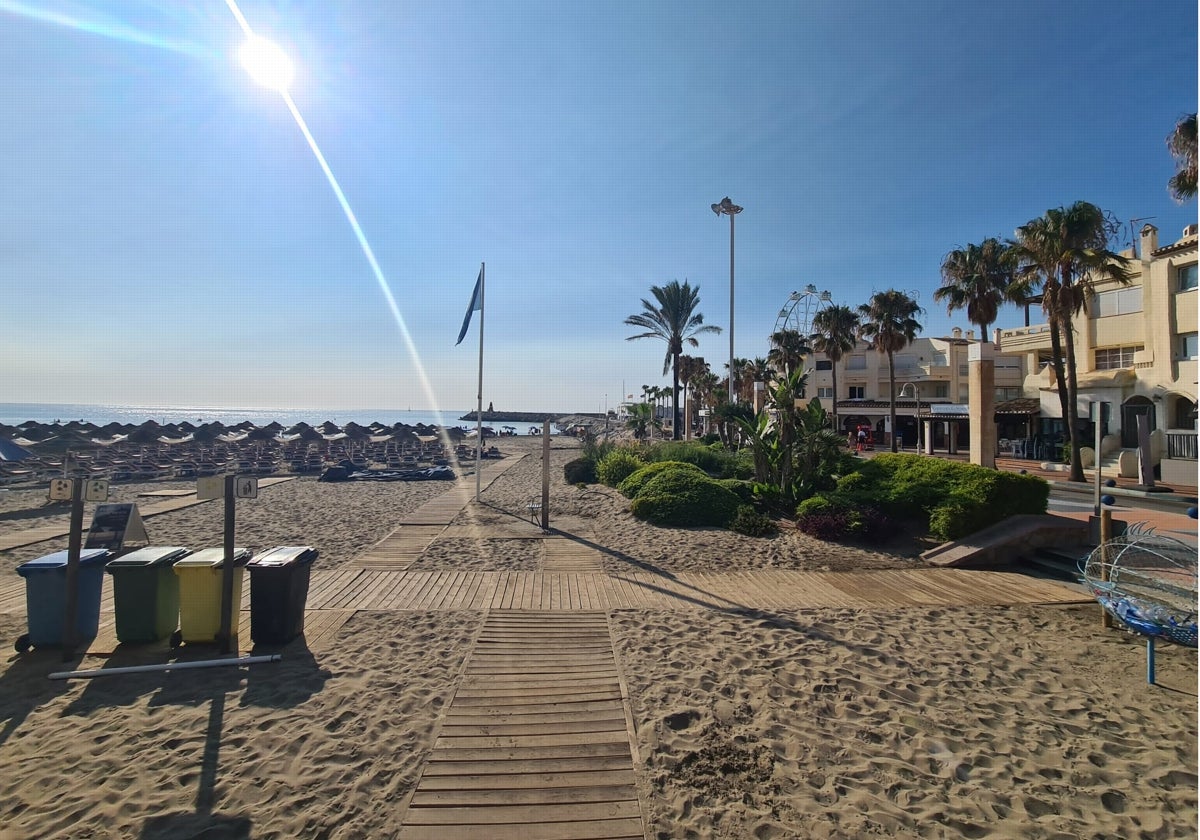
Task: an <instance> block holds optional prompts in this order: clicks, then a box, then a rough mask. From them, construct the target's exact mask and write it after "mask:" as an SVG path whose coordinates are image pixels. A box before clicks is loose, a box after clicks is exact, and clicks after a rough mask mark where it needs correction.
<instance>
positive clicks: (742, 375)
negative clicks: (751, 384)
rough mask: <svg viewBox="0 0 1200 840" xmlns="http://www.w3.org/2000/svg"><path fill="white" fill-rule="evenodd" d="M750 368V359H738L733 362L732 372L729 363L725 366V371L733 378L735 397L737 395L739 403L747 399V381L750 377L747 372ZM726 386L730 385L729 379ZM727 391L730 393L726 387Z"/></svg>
mask: <svg viewBox="0 0 1200 840" xmlns="http://www.w3.org/2000/svg"><path fill="white" fill-rule="evenodd" d="M749 368H750V360H749V359H736V358H735V359H734V360H733V369H732V370H730V368H729V363H728V362H726V364H725V370H726V371H727V372H728V374H729V376H731V377H733V393H734V394H735V395H737V398H738V401H739V402H740V401H742V400H744V399H745V391H746V379H747V376H748V374H747V371H748V370H749ZM725 384H726V386H728V384H729V380H728V378H727V379H726V380H725ZM725 390H726V391H728V390H729V388H728V387H726V389H725Z"/></svg>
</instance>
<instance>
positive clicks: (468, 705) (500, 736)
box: [399, 611, 645, 840]
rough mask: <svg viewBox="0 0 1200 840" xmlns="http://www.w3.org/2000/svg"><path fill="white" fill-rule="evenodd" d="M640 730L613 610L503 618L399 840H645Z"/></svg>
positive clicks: (450, 716) (463, 688)
mask: <svg viewBox="0 0 1200 840" xmlns="http://www.w3.org/2000/svg"><path fill="white" fill-rule="evenodd" d="M631 732H632V725H631V720H630V716H629V712H628V709H627V698H626V697H625V696H624V691H623V690H622V682H621V678H620V673H619V671H618V669H617V663H616V658H615V656H614V654H613V648H612V637H611V636H610V634H609V629H608V622H607V619H606V618H605V615H604V614H603V613H599V612H533V613H530V612H520V611H515V612H508V611H506V612H496V613H491V614H489V615H488V617H487V620H486V621H485V623H484V625H483V629H482V631H481V632H480V635H479V638H478V639H477V641H476V644H475V650H474V651H473V653H472V654H471V657H470V659H469V660H468V661H467V663H466V667H465V669H464V672H463V675H462V678H461V680H460V683H459V686H458V690H457V692H456V693H455V695H454V699H453V700H452V701H451V703H450V706H449V708H448V710H447V712H446V716H445V718H444V719H443V721H442V725H441V730H440V732H439V733H438V737H437V741H436V743H435V744H434V747H433V752H432V754H431V755H430V757H429V760H428V761H427V762H426V763H425V767H424V769H423V771H422V775H421V779H420V781H419V782H418V784H417V788H416V792H415V793H414V794H413V796H412V799H411V801H410V802H409V806H408V810H407V811H406V812H405V815H404V824H403V827H402V828H401V830H400V834H399V836H400V837H401V838H402V840H464V838H483V837H486V838H489V840H536V838H555V840H642V838H644V836H645V831H644V828H643V824H642V813H641V807H640V805H639V804H638V797H637V791H636V789H635V786H634V775H633V753H632V750H631V747H630V743H631V737H630V736H631Z"/></svg>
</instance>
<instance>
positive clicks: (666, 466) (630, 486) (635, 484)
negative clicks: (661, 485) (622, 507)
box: [617, 461, 708, 499]
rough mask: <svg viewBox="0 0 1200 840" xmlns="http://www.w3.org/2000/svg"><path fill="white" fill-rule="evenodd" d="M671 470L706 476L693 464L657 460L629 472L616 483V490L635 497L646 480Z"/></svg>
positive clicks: (632, 497) (631, 497)
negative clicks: (623, 478)
mask: <svg viewBox="0 0 1200 840" xmlns="http://www.w3.org/2000/svg"><path fill="white" fill-rule="evenodd" d="M672 470H684V471H687V472H692V473H695V474H696V475H700V476H704V477H705V478H707V477H708V476H707V475H706V474H705V472H704V470H702V469H700V468H699V467H697V466H696V465H695V464H685V463H683V462H682V461H659V462H658V463H655V464H647V465H646V466H644V467H642V468H640V469H638V470H636V471H635V472H633V473H631V474H630V475H629V476H628V477H626V478H625V480H624V481H622V482H621V483H620V484H618V485H617V491H618V492H620V494H621V495H622V496H624V497H625V498H627V499H635V498H637V496H638V494H639V493H640V492H641V490H642V488H643V487H645V486H646V484H647V483H648V482H650V481H651V480H652V479H654V478H656V477H657V476H658V475H660V474H661V473H664V472H670V471H672Z"/></svg>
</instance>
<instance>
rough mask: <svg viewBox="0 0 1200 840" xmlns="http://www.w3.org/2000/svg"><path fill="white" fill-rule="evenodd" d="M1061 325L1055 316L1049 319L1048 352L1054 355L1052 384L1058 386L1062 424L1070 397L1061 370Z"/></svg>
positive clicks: (1064, 421) (1064, 372) (1064, 373)
mask: <svg viewBox="0 0 1200 840" xmlns="http://www.w3.org/2000/svg"><path fill="white" fill-rule="evenodd" d="M1061 327H1062V324H1061V323H1060V321H1059V319H1058V317H1057V316H1052V317H1051V318H1050V352H1051V353H1053V354H1054V360H1053V362H1052V365H1053V368H1054V383H1055V385H1056V386H1058V404H1059V408H1060V409H1061V411H1062V418H1063V423H1066V422H1067V417H1068V415H1069V414H1070V413H1071V412H1070V408H1069V406H1070V404H1071V397H1070V394H1068V393H1067V374H1066V371H1065V370H1064V369H1063V363H1062V359H1063V347H1062V333H1060V332H1059V330H1060V329H1061Z"/></svg>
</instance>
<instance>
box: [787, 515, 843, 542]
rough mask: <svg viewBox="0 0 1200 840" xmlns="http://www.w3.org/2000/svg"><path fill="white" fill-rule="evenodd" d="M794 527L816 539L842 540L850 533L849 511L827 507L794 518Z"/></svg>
mask: <svg viewBox="0 0 1200 840" xmlns="http://www.w3.org/2000/svg"><path fill="white" fill-rule="evenodd" d="M796 527H797V528H799V529H800V530H801V531H803V532H804V533H805V534H808V535H809V536H810V537H816V538H817V539H818V540H843V539H845V538H846V537H848V536H849V535H850V513H849V511H847V510H844V509H837V508H829V509H826V510H820V511H816V512H814V513H806V514H804V515H803V516H799V517H797V518H796Z"/></svg>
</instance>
